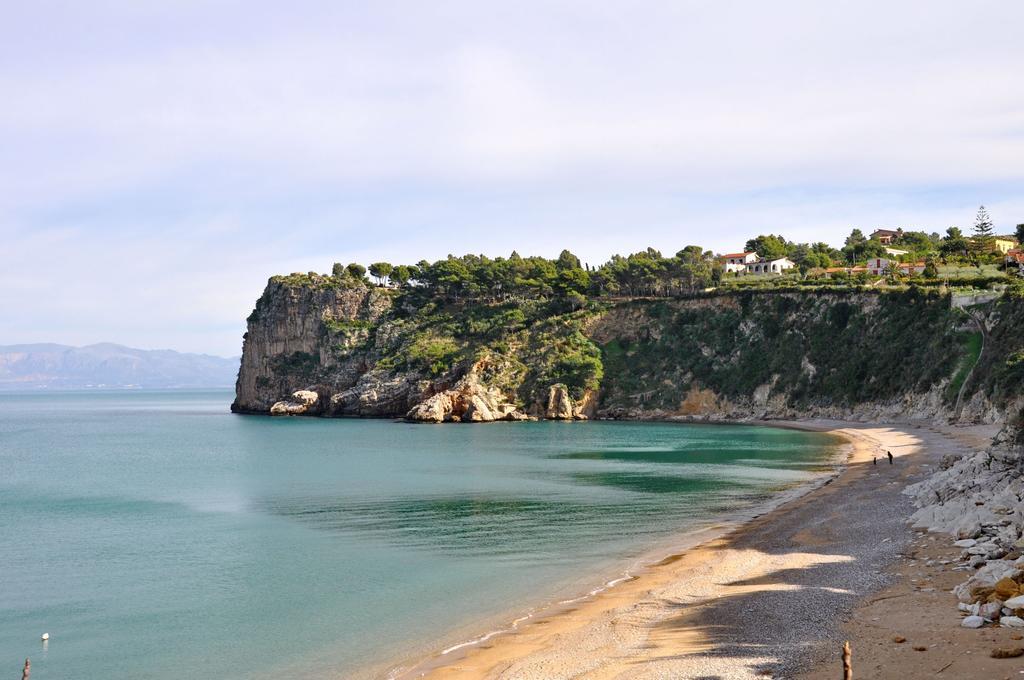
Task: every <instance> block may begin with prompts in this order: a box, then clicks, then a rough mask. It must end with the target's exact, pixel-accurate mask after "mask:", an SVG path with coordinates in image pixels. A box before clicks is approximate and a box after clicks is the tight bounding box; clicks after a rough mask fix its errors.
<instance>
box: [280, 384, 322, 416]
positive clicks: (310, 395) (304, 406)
mask: <svg viewBox="0 0 1024 680" xmlns="http://www.w3.org/2000/svg"><path fill="white" fill-rule="evenodd" d="M319 401H320V395H319V394H317V392H316V391H315V390H312V389H308V390H298V391H297V392H292V395H291V396H290V397H289V398H287V399H283V400H281V401H278V402H276V403H275V404H274V405H273V406H271V407H270V415H272V416H300V415H303V414H305V413H310V412H313V411H316V410H318V409H317V404H318V403H319Z"/></svg>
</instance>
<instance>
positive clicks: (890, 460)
mask: <svg viewBox="0 0 1024 680" xmlns="http://www.w3.org/2000/svg"><path fill="white" fill-rule="evenodd" d="M885 453H886V454H887V455H888V456H889V465H892V451H886V452H885Z"/></svg>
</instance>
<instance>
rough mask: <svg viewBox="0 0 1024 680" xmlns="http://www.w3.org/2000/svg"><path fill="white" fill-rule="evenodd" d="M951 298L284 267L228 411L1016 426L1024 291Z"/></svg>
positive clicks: (264, 304)
mask: <svg viewBox="0 0 1024 680" xmlns="http://www.w3.org/2000/svg"><path fill="white" fill-rule="evenodd" d="M951 303H952V300H951V297H950V296H949V295H947V294H942V293H939V292H938V291H934V290H932V291H928V290H924V289H921V290H918V289H915V288H909V289H904V290H895V291H888V292H879V291H871V290H854V289H851V290H835V289H831V290H808V291H802V290H798V291H794V290H790V291H785V290H783V291H779V290H768V291H743V292H732V293H728V294H721V295H713V294H712V295H706V296H696V297H691V298H689V299H644V300H627V301H617V302H610V301H593V300H592V301H585V302H584V303H583V304H576V305H567V304H565V303H560V302H557V301H538V300H503V301H483V300H480V299H474V300H458V299H439V298H436V297H431V296H429V295H427V294H425V293H424V291H422V290H417V289H415V288H407V289H405V290H403V291H398V290H394V289H389V288H380V287H373V286H370V285H367V284H365V283H362V282H351V281H341V280H339V279H336V278H334V277H329V276H323V277H321V276H315V275H309V276H307V275H301V276H300V275H293V276H291V277H275V278H273V279H271V281H270V282H269V283H268V286H267V289H266V290H265V291H264V293H263V295H262V296H261V297H260V299H259V301H258V302H257V305H256V309H255V310H254V311H253V313H252V315H251V316H250V318H249V324H248V332H247V333H246V336H245V343H244V347H243V353H242V364H241V370H240V371H239V377H238V386H237V396H236V400H235V403H234V404H233V406H232V408H233V410H235V411H241V412H256V413H269V412H272V413H278V414H304V415H326V416H345V415H354V416H391V417H408V418H410V419H413V420H420V421H428V422H442V421H463V420H466V421H491V420H519V419H525V418H531V417H533V418H561V419H574V418H587V417H595V416H596V417H610V418H652V417H682V418H694V419H706V420H714V419H748V418H766V417H767V418H773V417H780V418H781V417H786V418H791V417H800V416H806V415H817V416H826V417H841V418H863V419H869V418H871V419H897V418H906V417H916V418H943V419H956V420H963V421H985V422H997V421H1000V420H1002V419H1004V418H1006V417H1008V416H1009V417H1011V418H1012V419H1015V418H1017V416H1018V412H1019V408H1020V404H1019V403H1018V401H1019V400H1018V399H1017V391H1018V387H1017V385H1018V384H1019V380H1020V378H1021V377H1024V375H1022V374H1021V368H1024V362H1021V361H1020V360H1019V357H1020V356H1024V354H1021V353H1022V351H1024V341H1022V340H1021V337H1022V336H1024V334H1022V333H1021V330H1022V329H1024V314H1022V313H1021V311H1020V307H1021V305H1020V300H1019V298H1018V297H1016V296H1015V295H1006V296H1003V297H1001V298H997V299H995V300H990V301H986V302H983V304H980V305H977V306H974V307H970V308H968V310H967V311H965V310H964V309H962V308H960V307H958V306H955V305H953V304H951ZM979 354H980V356H979Z"/></svg>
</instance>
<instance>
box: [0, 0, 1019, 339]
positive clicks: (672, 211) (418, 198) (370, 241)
mask: <svg viewBox="0 0 1024 680" xmlns="http://www.w3.org/2000/svg"><path fill="white" fill-rule="evenodd" d="M1022 21H1024V5H1021V4H1020V3H1013V2H1009V1H1006V0H1003V1H999V2H995V1H991V0H990V1H983V2H978V3H972V4H971V5H969V6H968V5H964V4H963V3H959V2H953V1H939V2H924V1H920V2H903V3H882V2H877V1H868V2H860V3H855V4H842V5H836V4H834V3H827V4H822V3H814V2H809V1H800V2H780V3H771V4H764V3H753V2H749V3H730V4H722V3H711V2H705V1H691V2H640V3H631V4H630V5H629V7H628V8H627V7H624V6H619V5H613V4H610V3H605V4H598V3H580V2H560V3H554V4H552V3H530V2H527V3H525V4H524V3H521V2H519V3H514V4H513V3H485V4H480V3H469V2H463V1H453V2H441V3H433V4H431V5H430V6H429V7H427V6H413V5H410V4H408V3H395V2H381V3H374V4H373V6H372V7H368V6H365V3H347V2H341V3H328V2H321V1H312V0H299V1H298V2H296V3H292V4H290V5H289V6H288V11H287V12H283V11H281V9H280V6H279V5H277V4H274V3H266V2H258V1H257V2H245V3H243V2H241V1H240V0H213V1H212V2H196V1H195V0H181V1H179V2H164V3H147V4H145V5H144V6H143V5H139V4H137V3H127V2H119V1H117V0H104V1H101V2H93V3H71V2H49V1H45V0H44V1H42V2H37V3H31V4H21V5H14V6H11V7H9V8H7V11H6V13H5V21H4V23H3V25H2V26H0V38H2V40H0V94H2V95H3V97H4V101H5V105H4V107H2V109H0V144H2V145H3V147H4V149H5V153H4V154H3V156H2V157H0V180H2V181H3V184H4V187H5V191H4V192H3V194H2V196H0V237H2V238H3V242H4V247H3V248H2V249H0V285H2V287H3V290H4V291H5V295H3V296H2V298H0V315H2V318H4V320H5V324H4V326H5V331H4V332H3V333H2V334H0V343H2V344H21V343H28V342H55V343H63V344H70V345H76V346H80V345H87V344H92V343H95V342H101V341H109V342H116V343H119V344H124V345H127V346H131V347H140V348H165V347H169V348H173V349H175V350H178V351H183V352H201V353H209V354H213V355H216V356H237V355H238V353H239V352H240V349H241V342H242V333H243V332H244V330H245V318H246V316H247V315H248V314H249V312H250V311H251V309H252V307H253V304H254V303H255V300H256V298H257V297H258V296H259V294H260V292H261V291H262V288H263V286H264V284H265V282H266V280H267V278H268V277H269V276H271V275H273V274H278V273H289V272H293V271H309V270H314V271H322V272H326V271H329V270H330V267H331V263H332V262H335V261H341V262H352V261H356V262H361V263H364V264H367V263H369V262H372V261H376V260H386V261H391V262H396V263H397V262H415V261H418V260H420V259H428V260H435V259H439V258H443V257H444V256H446V255H447V254H449V253H453V254H462V253H469V252H471V253H484V254H487V255H491V256H499V255H503V256H507V255H508V254H509V253H510V252H511V251H512V250H513V249H515V250H518V251H519V252H520V253H522V254H524V255H525V254H537V255H546V256H556V255H557V254H558V252H559V251H560V250H561V249H563V248H568V249H570V250H572V251H573V252H575V253H576V254H577V255H579V257H580V258H581V259H582V260H584V261H585V262H588V263H590V264H592V265H596V264H600V263H601V262H604V261H605V260H607V258H608V257H609V256H610V255H612V254H613V253H621V254H626V253H628V252H632V251H636V250H640V249H643V248H646V247H648V246H652V247H655V248H658V249H660V250H662V251H664V252H666V253H674V252H676V251H677V250H679V249H680V248H682V247H683V246H685V245H688V244H692V243H696V244H700V245H702V246H705V247H707V248H711V249H713V250H716V251H718V252H730V251H734V250H737V249H739V248H741V247H742V245H743V243H744V242H745V241H746V240H747V239H748V238H751V237H753V236H756V235H757V234H759V233H781V234H784V235H786V236H787V237H788V238H790V239H791V240H797V241H818V240H824V241H827V242H830V243H832V244H834V245H840V244H841V243H842V240H843V238H844V237H845V236H846V235H847V234H848V233H849V230H850V229H851V228H852V227H858V228H861V229H863V230H864V231H865V232H867V231H870V230H872V229H874V228H878V227H891V228H895V227H904V228H914V229H924V230H926V231H929V232H931V231H939V232H942V231H944V230H945V229H946V228H947V227H949V226H951V225H958V226H960V227H962V228H964V229H968V228H969V227H970V225H971V223H972V221H973V217H974V213H975V211H976V209H977V207H978V205H979V204H985V205H986V206H987V207H988V209H989V212H990V213H991V215H992V217H993V220H994V222H995V225H996V228H997V230H998V231H999V232H1001V233H1005V232H1012V231H1013V228H1014V225H1015V224H1017V223H1020V222H1024V197H1022V196H1021V193H1020V186H1022V182H1024V163H1021V162H1020V159H1021V158H1024V90H1022V89H1021V88H1020V73H1021V72H1022V71H1024V45H1022V44H1021V42H1020V40H1019V35H1018V27H1019V26H1020V25H1021V23H1022Z"/></svg>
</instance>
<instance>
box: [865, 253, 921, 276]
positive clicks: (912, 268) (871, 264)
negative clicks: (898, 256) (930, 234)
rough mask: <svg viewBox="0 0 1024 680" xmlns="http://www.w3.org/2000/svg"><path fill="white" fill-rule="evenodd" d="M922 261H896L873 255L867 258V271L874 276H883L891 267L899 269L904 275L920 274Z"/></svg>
mask: <svg viewBox="0 0 1024 680" xmlns="http://www.w3.org/2000/svg"><path fill="white" fill-rule="evenodd" d="M924 266H925V263H924V262H896V261H895V260H889V259H887V258H884V257H873V258H871V259H870V260H868V267H867V269H868V271H869V272H871V273H872V274H873V275H875V276H884V275H886V274H888V273H889V272H890V270H892V269H893V268H895V269H897V270H899V272H900V273H901V274H903V275H904V276H911V275H913V274H921V273H922V272H924Z"/></svg>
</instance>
